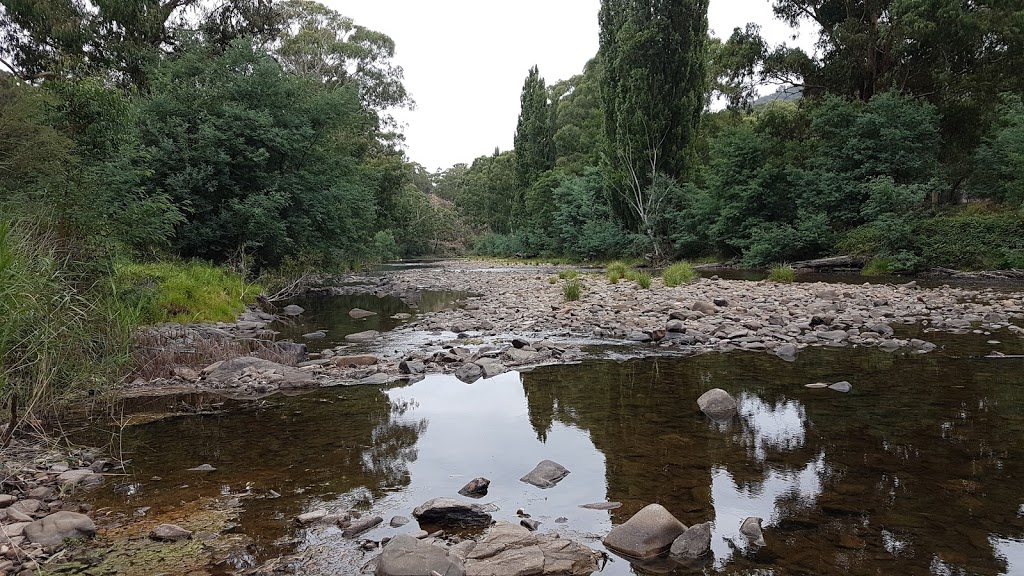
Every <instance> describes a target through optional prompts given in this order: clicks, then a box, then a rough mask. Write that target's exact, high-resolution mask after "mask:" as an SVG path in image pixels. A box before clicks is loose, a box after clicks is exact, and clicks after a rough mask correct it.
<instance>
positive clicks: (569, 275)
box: [558, 270, 580, 280]
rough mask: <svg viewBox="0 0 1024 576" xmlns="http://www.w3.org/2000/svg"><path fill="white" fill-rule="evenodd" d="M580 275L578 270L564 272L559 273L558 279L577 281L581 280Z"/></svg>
mask: <svg viewBox="0 0 1024 576" xmlns="http://www.w3.org/2000/svg"><path fill="white" fill-rule="evenodd" d="M579 276H580V273H579V272H578V271H576V270H562V271H561V272H559V273H558V277H559V278H561V279H562V280H575V279H576V278H579Z"/></svg>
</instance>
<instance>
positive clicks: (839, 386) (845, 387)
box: [829, 380, 853, 392]
mask: <svg viewBox="0 0 1024 576" xmlns="http://www.w3.org/2000/svg"><path fill="white" fill-rule="evenodd" d="M829 388H831V389H832V390H835V391H836V392H849V391H850V390H851V389H853V386H852V385H850V383H849V382H847V381H846V380H843V381H842V382H836V383H835V384H833V385H831V386H829Z"/></svg>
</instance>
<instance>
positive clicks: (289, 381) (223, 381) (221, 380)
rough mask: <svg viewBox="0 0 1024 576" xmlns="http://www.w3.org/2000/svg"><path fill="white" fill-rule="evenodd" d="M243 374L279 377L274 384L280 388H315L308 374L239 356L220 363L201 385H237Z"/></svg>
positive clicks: (258, 359)
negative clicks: (267, 374)
mask: <svg viewBox="0 0 1024 576" xmlns="http://www.w3.org/2000/svg"><path fill="white" fill-rule="evenodd" d="M243 372H249V373H260V372H263V373H274V374H277V375H280V378H279V379H277V382H276V383H277V385H278V386H280V387H281V388H305V387H310V386H316V380H315V379H314V378H313V375H312V374H310V373H309V372H306V371H304V370H299V369H298V368H292V367H291V366H285V365H283V364H278V363H277V362H271V361H270V360H264V359H262V358H255V357H252V356H240V357H238V358H232V359H231V360H227V361H224V362H221V363H220V364H219V365H218V366H216V367H215V368H213V369H212V370H210V372H209V373H207V374H206V377H205V378H204V379H203V384H204V385H206V386H209V387H212V388H222V387H229V386H230V385H231V384H232V383H237V381H238V379H239V378H240V377H241V375H242V373H243Z"/></svg>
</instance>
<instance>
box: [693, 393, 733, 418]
mask: <svg viewBox="0 0 1024 576" xmlns="http://www.w3.org/2000/svg"><path fill="white" fill-rule="evenodd" d="M697 406H698V407H699V408H700V410H701V412H703V413H704V414H707V416H708V417H709V418H711V419H712V420H718V421H722V420H728V419H730V418H732V417H733V416H735V415H736V406H737V405H736V399H735V398H733V397H732V396H730V395H729V393H728V392H726V391H725V390H722V389H721V388H713V389H711V390H708V391H707V392H705V393H703V394H701V396H700V398H697Z"/></svg>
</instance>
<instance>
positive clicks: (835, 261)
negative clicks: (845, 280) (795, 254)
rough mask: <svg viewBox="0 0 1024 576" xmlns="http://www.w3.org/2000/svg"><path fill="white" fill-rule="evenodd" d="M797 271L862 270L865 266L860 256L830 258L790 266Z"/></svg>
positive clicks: (804, 261)
mask: <svg viewBox="0 0 1024 576" xmlns="http://www.w3.org/2000/svg"><path fill="white" fill-rule="evenodd" d="M790 266H792V267H793V268H796V269H798V270H799V269H806V268H809V269H812V270H820V269H823V268H861V267H863V266H864V258H861V257H859V256H832V257H829V258H818V259H815V260H802V261H800V262H793V263H791V264H790Z"/></svg>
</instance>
